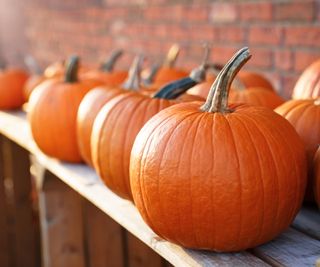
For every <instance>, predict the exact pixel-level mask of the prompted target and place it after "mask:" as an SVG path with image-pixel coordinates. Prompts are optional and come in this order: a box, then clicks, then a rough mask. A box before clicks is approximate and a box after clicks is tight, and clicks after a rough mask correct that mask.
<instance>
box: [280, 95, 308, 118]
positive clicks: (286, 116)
mask: <svg viewBox="0 0 320 267" xmlns="http://www.w3.org/2000/svg"><path fill="white" fill-rule="evenodd" d="M305 106H308V103H307V102H306V101H303V100H302V102H301V103H299V104H298V105H296V106H293V107H290V110H288V111H287V112H285V113H283V115H281V116H283V117H285V118H290V115H291V114H292V113H295V112H297V110H299V109H301V108H303V107H305ZM294 122H296V120H295V121H294Z"/></svg>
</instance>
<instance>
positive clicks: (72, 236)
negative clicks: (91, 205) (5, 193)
mask: <svg viewBox="0 0 320 267" xmlns="http://www.w3.org/2000/svg"><path fill="white" fill-rule="evenodd" d="M39 201H40V221H41V233H42V250H43V260H42V261H43V265H44V267H73V266H74V267H84V266H85V255H84V245H83V240H84V237H83V223H82V208H81V197H80V196H79V195H78V194H77V193H75V192H74V191H73V190H72V189H70V188H69V187H67V186H66V185H65V184H63V183H62V182H61V181H60V180H59V179H57V178H56V177H55V176H54V175H53V174H51V173H49V172H47V171H46V172H44V178H43V184H42V190H41V192H40V198H39Z"/></svg>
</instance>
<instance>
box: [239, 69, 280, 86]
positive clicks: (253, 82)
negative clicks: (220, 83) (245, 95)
mask: <svg viewBox="0 0 320 267" xmlns="http://www.w3.org/2000/svg"><path fill="white" fill-rule="evenodd" d="M233 87H234V88H239V87H240V88H254V87H262V88H264V89H267V90H270V91H274V89H273V86H272V84H271V83H270V82H269V81H268V79H266V78H265V77H264V76H263V75H262V74H259V73H256V72H252V71H244V70H243V71H240V72H239V74H238V78H237V79H235V80H234V83H233Z"/></svg>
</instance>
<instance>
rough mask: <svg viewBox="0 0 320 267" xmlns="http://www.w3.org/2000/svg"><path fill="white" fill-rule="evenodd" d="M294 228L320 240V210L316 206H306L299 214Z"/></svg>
mask: <svg viewBox="0 0 320 267" xmlns="http://www.w3.org/2000/svg"><path fill="white" fill-rule="evenodd" d="M292 226H293V227H294V228H295V229H297V230H299V231H301V232H303V233H306V234H308V235H310V236H311V237H314V238H317V239H318V240H320V210H319V209H318V207H316V206H315V205H314V206H312V205H308V206H304V207H303V208H302V209H301V210H300V212H299V213H298V215H297V217H296V219H295V220H294V222H293V224H292Z"/></svg>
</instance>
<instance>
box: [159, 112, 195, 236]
mask: <svg viewBox="0 0 320 267" xmlns="http://www.w3.org/2000/svg"><path fill="white" fill-rule="evenodd" d="M196 114H197V113H196V112H193V113H189V114H186V115H185V117H184V118H182V119H181V121H180V122H179V123H177V124H176V126H175V128H174V129H172V130H171V132H170V133H171V134H170V136H169V138H167V141H166V143H165V145H164V148H163V151H162V153H161V152H160V151H158V152H159V153H161V157H160V160H159V165H158V166H159V169H158V171H157V175H158V177H157V181H158V185H157V189H158V194H159V191H160V190H159V188H160V184H159V182H160V179H159V176H160V168H161V165H162V161H163V158H164V155H165V153H166V150H167V148H168V143H169V141H170V140H171V138H172V136H173V133H174V132H175V131H176V130H177V129H178V128H179V126H180V125H181V124H182V123H183V122H184V121H185V120H186V119H187V118H189V117H191V116H194V115H196ZM190 128H191V127H190ZM189 165H190V164H189ZM159 195H160V194H159ZM159 207H160V212H161V214H164V213H165V212H164V210H165V209H164V208H163V205H161V202H160V205H159ZM190 214H192V209H191V210H190ZM192 228H193V229H194V227H192ZM192 232H193V233H194V231H192ZM171 236H175V233H171ZM193 238H194V240H195V241H196V242H197V240H196V238H195V235H193Z"/></svg>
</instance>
